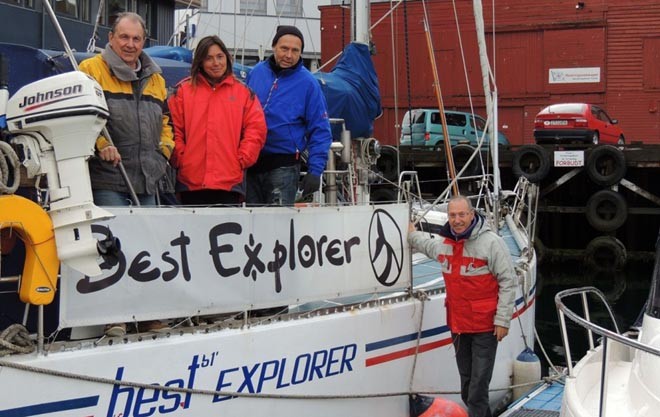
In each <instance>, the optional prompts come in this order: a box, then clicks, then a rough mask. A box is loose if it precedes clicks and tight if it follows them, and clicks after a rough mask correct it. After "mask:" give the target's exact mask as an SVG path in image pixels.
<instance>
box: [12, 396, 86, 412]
mask: <svg viewBox="0 0 660 417" xmlns="http://www.w3.org/2000/svg"><path fill="white" fill-rule="evenodd" d="M98 402H99V396H98V395H96V396H93V397H84V398H75V399H72V400H64V401H55V402H52V403H43V404H34V405H28V406H25V407H19V408H12V409H9V410H0V417H29V416H38V415H42V414H50V413H57V412H60V411H69V410H77V409H80V408H87V407H93V406H95V405H97V404H98Z"/></svg>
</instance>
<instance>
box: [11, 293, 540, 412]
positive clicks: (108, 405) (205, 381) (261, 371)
mask: <svg viewBox="0 0 660 417" xmlns="http://www.w3.org/2000/svg"><path fill="white" fill-rule="evenodd" d="M444 298H445V297H444V293H443V292H442V291H440V290H438V291H435V294H432V295H431V296H430V297H429V298H428V299H427V300H426V301H424V302H423V305H422V301H419V300H417V299H415V298H408V297H407V296H399V297H394V296H392V297H386V298H384V299H382V300H381V301H372V302H369V303H364V304H361V305H354V306H346V307H341V308H338V309H333V310H332V311H330V310H322V311H319V312H317V313H308V314H304V315H301V314H295V315H293V317H291V318H289V319H283V320H279V321H275V322H267V323H263V324H253V325H250V326H238V327H236V328H232V326H228V328H224V329H213V328H211V327H206V328H204V329H202V328H192V329H188V330H182V331H180V332H176V331H172V332H170V333H169V334H158V335H149V337H147V336H145V337H143V338H142V340H138V339H139V338H138V337H136V336H132V337H130V338H128V339H126V340H124V341H119V343H113V344H108V343H105V344H103V345H96V346H94V345H93V344H92V343H87V344H85V343H81V344H78V345H74V344H73V342H67V344H65V345H61V346H58V348H60V349H61V351H58V352H50V353H49V354H48V355H36V354H33V355H16V356H12V357H9V358H8V359H5V362H7V361H9V362H10V363H3V365H5V366H4V367H2V368H1V369H2V371H1V372H0V392H1V393H2V396H3V397H4V400H3V401H2V405H0V416H10V415H11V416H15V415H21V416H30V415H57V416H80V415H106V416H122V417H129V416H136V417H137V416H149V415H164V414H171V415H173V416H203V415H243V414H246V413H249V414H252V415H269V416H290V415H296V414H298V413H299V412H300V410H301V409H304V410H305V412H306V413H307V414H310V415H315V416H338V415H343V416H351V415H355V416H359V415H367V414H375V415H381V416H402V415H407V413H408V399H407V397H406V396H405V395H396V396H390V397H388V396H386V397H379V398H355V399H351V398H350V397H353V396H369V395H374V396H376V395H382V394H388V393H406V392H409V391H410V390H411V389H412V390H413V391H418V392H428V391H431V392H445V393H447V392H457V391H458V390H459V383H458V374H457V370H456V366H455V362H454V353H453V347H452V345H451V338H450V333H449V330H448V329H447V327H446V324H445V323H446V320H445V308H444ZM527 301H528V303H527V305H526V306H525V304H524V302H522V297H521V298H520V299H519V302H520V304H519V306H518V309H517V310H518V311H519V312H521V314H520V320H521V324H522V326H519V325H517V324H516V323H515V322H512V326H511V333H510V335H509V337H507V338H506V339H505V340H504V341H503V342H502V343H501V344H500V346H499V348H498V358H497V361H496V365H495V371H494V373H493V374H494V377H493V380H492V384H491V388H505V387H508V386H509V385H510V384H511V379H510V378H511V367H512V362H513V360H514V359H515V356H516V355H517V354H518V353H519V352H520V350H521V349H522V345H523V343H522V341H523V338H526V339H527V342H528V343H531V342H532V340H531V339H532V337H533V331H532V328H533V327H532V326H533V317H534V304H533V301H534V299H533V294H532V297H530V298H528V300H527ZM422 315H423V317H422ZM420 320H423V321H422V325H421V329H422V332H421V338H419V345H418V343H417V340H418V339H417V333H418V329H419V326H420ZM521 328H522V329H524V332H525V335H524V337H523V335H522V334H521ZM416 351H417V352H418V354H417V358H416V361H415V356H416V355H415V352H416ZM415 362H416V363H415ZM12 364H16V365H17V366H30V367H35V368H40V369H44V370H54V371H60V372H65V373H69V374H71V377H70V378H67V377H63V376H52V375H47V374H45V373H41V372H37V373H35V372H34V369H33V370H32V371H27V370H24V369H16V368H13V367H11V365H12ZM7 365H9V366H7ZM413 367H414V370H413ZM76 375H79V376H85V377H86V378H87V379H89V378H90V377H91V378H95V377H97V378H104V379H107V380H121V381H122V383H125V384H128V383H135V382H137V383H143V384H158V385H161V386H165V387H178V388H191V389H194V390H209V391H223V392H225V393H239V394H257V395H258V394H273V395H278V396H283V397H286V396H288V395H298V396H303V397H304V396H318V395H320V396H328V397H334V398H328V399H287V398H281V399H269V398H246V397H240V398H235V397H232V396H228V395H205V394H198V393H190V392H189V393H182V392H166V391H157V390H151V389H145V388H144V387H131V386H120V385H118V384H116V385H112V384H111V383H108V381H105V382H106V383H101V382H90V381H88V380H81V379H76V377H75V376H76ZM411 376H412V385H411ZM35 393H39V395H35ZM507 394H508V391H507V390H503V391H494V392H492V393H491V402H492V403H493V404H496V403H499V402H500V401H502V400H503V399H504V397H505V396H506V395H507ZM443 396H444V397H447V398H449V399H453V400H455V401H460V397H459V396H457V395H455V394H452V395H443ZM212 413H213V414H212ZM239 413H240V414H239Z"/></svg>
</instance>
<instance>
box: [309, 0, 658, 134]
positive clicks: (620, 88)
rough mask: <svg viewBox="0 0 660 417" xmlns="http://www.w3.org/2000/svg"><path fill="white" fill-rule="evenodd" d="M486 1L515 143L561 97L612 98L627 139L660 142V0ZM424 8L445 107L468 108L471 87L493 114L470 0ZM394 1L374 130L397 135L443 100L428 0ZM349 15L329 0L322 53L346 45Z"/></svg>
mask: <svg viewBox="0 0 660 417" xmlns="http://www.w3.org/2000/svg"><path fill="white" fill-rule="evenodd" d="M395 3H396V2H395ZM483 3H484V20H485V22H486V37H487V43H488V49H489V50H490V51H491V53H490V60H491V65H492V66H493V67H494V69H495V75H496V79H497V87H498V92H499V123H498V128H499V130H500V131H502V132H504V133H505V134H506V136H507V137H508V138H509V141H510V142H511V143H512V144H525V143H533V142H534V136H533V129H534V118H535V116H536V114H537V113H538V112H539V111H540V110H541V109H542V108H544V107H545V106H547V105H549V104H553V103H562V102H587V103H592V104H597V105H600V106H602V107H604V108H605V109H606V110H607V112H608V113H609V115H610V116H611V117H613V118H615V119H618V120H619V125H620V126H621V128H622V129H623V131H624V133H625V137H626V142H627V143H631V142H643V143H660V111H659V110H658V109H659V107H660V70H658V62H660V3H658V2H657V1H654V0H593V1H585V2H577V1H573V0H540V1H535V2H528V3H526V4H525V5H524V7H523V6H521V5H520V2H519V1H517V0H497V1H494V2H493V1H489V0H487V1H484V2H483ZM493 4H494V5H493ZM426 7H427V10H428V16H429V25H430V36H431V40H432V45H433V53H434V56H435V60H436V62H437V66H438V75H439V79H440V86H441V89H442V95H443V99H444V105H445V107H446V108H447V109H451V110H462V111H469V109H470V107H469V99H468V96H469V93H470V94H471V95H472V97H473V101H474V103H475V106H476V108H475V112H476V113H478V114H481V115H485V110H484V95H483V87H482V82H481V72H480V70H479V61H478V55H477V44H476V35H475V28H474V16H473V12H472V2H467V1H465V2H457V3H456V7H457V15H458V22H457V21H456V19H455V17H454V10H453V6H452V2H446V1H433V0H432V1H427V2H426ZM389 9H390V3H383V2H380V3H373V4H372V6H371V21H372V24H373V23H376V22H377V21H379V20H381V18H383V17H385V18H384V19H382V21H381V22H380V23H379V24H378V25H377V26H376V27H375V28H374V29H373V31H372V40H373V42H374V43H375V46H376V50H377V51H378V54H377V55H376V56H374V63H375V66H376V71H377V73H378V77H379V81H380V87H381V96H382V101H383V108H384V115H383V117H382V118H380V119H379V120H377V121H376V124H375V135H376V136H377V137H378V139H379V140H381V141H382V142H384V143H388V144H396V143H397V142H398V139H399V135H400V130H399V129H400V126H399V125H400V123H401V119H402V118H403V114H404V113H405V111H406V110H408V107H411V108H418V107H436V108H437V99H436V96H435V92H434V80H433V73H432V70H431V64H430V58H429V49H430V48H429V46H428V43H427V40H426V32H425V30H424V24H423V22H424V12H423V7H422V2H421V1H407V2H404V3H403V4H398V7H397V8H396V9H395V10H394V12H393V13H392V14H391V15H388V14H387V13H388V12H389ZM493 14H494V16H495V19H493ZM348 19H349V17H348V13H346V12H345V11H344V10H343V9H342V8H341V7H339V6H332V5H330V6H325V7H322V8H321V42H322V45H323V53H322V59H323V60H327V59H329V58H330V57H333V56H335V55H336V54H337V53H338V52H339V51H340V50H341V48H343V44H344V42H342V41H341V40H342V39H347V38H348V36H349V31H350V26H349V24H348V22H349V20H348ZM457 26H458V27H460V31H458V30H457ZM459 33H460V39H459ZM493 39H495V42H494V44H495V48H494V50H493ZM459 40H460V42H459ZM461 44H462V45H463V50H461ZM463 55H464V56H465V62H463V60H462V56H463ZM493 56H494V59H493ZM464 68H466V69H467V73H468V76H467V79H468V81H467V82H466V76H465V71H464ZM562 74H563V75H564V77H561V75H562ZM468 86H469V89H468ZM408 97H410V100H408Z"/></svg>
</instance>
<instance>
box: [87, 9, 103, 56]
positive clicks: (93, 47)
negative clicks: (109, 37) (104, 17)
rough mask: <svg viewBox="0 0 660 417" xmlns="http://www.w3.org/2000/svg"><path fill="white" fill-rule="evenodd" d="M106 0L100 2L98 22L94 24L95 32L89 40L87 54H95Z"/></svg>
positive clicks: (97, 14) (97, 13) (97, 15)
mask: <svg viewBox="0 0 660 417" xmlns="http://www.w3.org/2000/svg"><path fill="white" fill-rule="evenodd" d="M104 1H105V0H101V1H100V2H99V10H98V12H96V21H95V22H94V30H93V31H92V36H91V37H90V38H89V43H87V52H88V53H90V54H91V53H94V51H95V50H96V38H98V29H99V23H100V22H101V13H103V2H104Z"/></svg>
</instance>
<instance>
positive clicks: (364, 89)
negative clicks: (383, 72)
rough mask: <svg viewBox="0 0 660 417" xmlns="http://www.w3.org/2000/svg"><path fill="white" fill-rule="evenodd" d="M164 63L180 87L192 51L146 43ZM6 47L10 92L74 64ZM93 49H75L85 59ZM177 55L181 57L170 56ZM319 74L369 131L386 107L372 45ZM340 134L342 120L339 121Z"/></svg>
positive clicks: (333, 105) (342, 112)
mask: <svg viewBox="0 0 660 417" xmlns="http://www.w3.org/2000/svg"><path fill="white" fill-rule="evenodd" d="M146 50H147V51H148V52H147V53H149V54H150V55H151V57H152V58H153V59H154V61H156V63H157V64H158V65H159V66H160V67H161V69H162V71H163V78H165V84H166V85H167V87H168V88H172V87H174V86H175V85H176V84H177V83H178V82H179V81H181V80H182V79H183V78H185V77H187V76H189V75H190V62H188V61H187V60H188V59H192V52H190V51H189V50H187V49H185V48H181V47H152V48H146ZM0 53H1V54H3V56H4V57H5V58H7V59H8V60H9V93H10V95H11V94H14V93H15V92H16V91H17V90H18V89H19V88H21V87H22V86H24V85H26V84H29V83H31V82H34V81H36V80H39V79H41V78H45V77H49V76H52V75H56V74H60V73H63V72H68V71H71V70H72V67H71V63H70V62H69V59H68V57H67V56H66V55H65V54H64V53H63V52H62V51H49V50H42V49H35V48H31V47H27V46H21V45H14V44H7V43H0ZM92 55H93V54H89V53H84V52H75V53H74V56H75V58H76V61H78V62H80V61H82V60H84V59H86V58H89V57H91V56H92ZM169 58H176V59H169ZM251 70H252V67H249V66H246V65H241V64H238V63H234V74H235V75H236V76H237V77H239V78H240V79H242V80H245V77H246V76H247V74H248V73H249V72H250V71H251ZM314 77H316V79H317V80H318V82H319V84H320V85H321V89H322V91H323V94H324V95H325V98H326V101H327V103H328V115H329V116H330V117H331V118H337V119H344V121H345V123H346V128H347V129H348V130H350V131H351V136H352V137H369V136H371V135H372V133H373V121H374V119H376V118H377V117H379V116H380V115H381V113H382V109H381V104H380V92H379V88H378V77H377V76H376V70H375V68H374V66H373V63H372V61H371V55H370V53H369V48H368V46H367V45H364V44H358V43H351V44H349V45H348V46H347V47H346V48H345V49H344V53H343V54H342V56H341V58H340V59H339V61H338V62H337V65H336V66H335V67H334V68H333V69H332V71H331V72H329V73H324V72H317V73H315V74H314ZM333 129H334V130H333V132H334V133H335V139H339V126H334V127H333Z"/></svg>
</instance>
